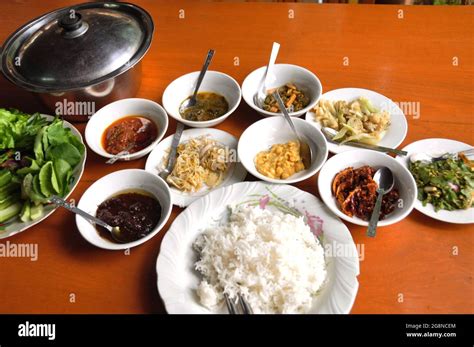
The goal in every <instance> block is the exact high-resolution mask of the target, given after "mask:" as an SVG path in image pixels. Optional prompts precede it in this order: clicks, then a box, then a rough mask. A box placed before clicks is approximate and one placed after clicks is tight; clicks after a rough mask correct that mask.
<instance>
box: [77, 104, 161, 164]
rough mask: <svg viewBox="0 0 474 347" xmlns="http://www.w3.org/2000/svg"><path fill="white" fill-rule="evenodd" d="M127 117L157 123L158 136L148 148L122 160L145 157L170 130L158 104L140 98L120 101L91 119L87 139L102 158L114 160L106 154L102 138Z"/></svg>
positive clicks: (86, 133)
mask: <svg viewBox="0 0 474 347" xmlns="http://www.w3.org/2000/svg"><path fill="white" fill-rule="evenodd" d="M127 116H143V117H146V118H148V119H150V120H151V121H153V122H155V124H156V127H157V129H158V134H157V137H156V139H155V140H154V141H153V142H152V143H151V144H150V145H149V146H148V147H146V148H144V149H142V150H141V151H138V152H135V153H132V154H129V155H127V156H124V157H123V158H121V159H120V160H134V159H138V158H141V157H144V156H145V155H147V154H148V153H150V152H151V151H152V149H153V148H154V147H155V146H156V145H157V144H158V142H160V140H161V139H162V138H163V136H164V135H165V133H166V130H167V129H168V116H167V114H166V111H165V110H164V109H163V107H161V106H160V105H159V104H158V103H156V102H154V101H151V100H147V99H139V98H130V99H122V100H118V101H115V102H112V103H110V104H108V105H106V106H104V107H102V108H101V109H100V110H99V111H97V112H96V113H94V115H93V116H92V117H91V119H89V122H88V123H87V126H86V131H85V137H86V142H87V144H88V145H89V147H90V149H92V150H93V151H94V152H95V153H97V154H98V155H100V156H102V157H105V158H112V157H113V156H114V155H113V154H110V153H108V152H106V151H105V149H104V147H103V146H102V136H103V134H104V131H105V130H106V129H107V127H109V126H110V125H111V124H112V123H114V122H115V121H117V120H119V119H120V118H124V117H127Z"/></svg>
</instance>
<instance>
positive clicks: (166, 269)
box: [156, 182, 360, 314]
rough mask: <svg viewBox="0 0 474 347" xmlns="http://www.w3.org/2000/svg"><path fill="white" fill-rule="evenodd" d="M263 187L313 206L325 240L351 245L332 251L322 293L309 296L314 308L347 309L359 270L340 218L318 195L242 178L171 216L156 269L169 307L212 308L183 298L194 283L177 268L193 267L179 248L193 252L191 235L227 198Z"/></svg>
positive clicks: (234, 198) (174, 309) (300, 204)
mask: <svg viewBox="0 0 474 347" xmlns="http://www.w3.org/2000/svg"><path fill="white" fill-rule="evenodd" d="M266 187H270V188H271V190H272V192H274V193H276V194H277V195H278V196H279V197H282V198H284V199H285V200H288V201H295V206H296V207H299V208H302V209H303V210H304V211H309V210H311V211H313V210H317V214H318V215H319V216H321V218H323V220H324V223H326V224H327V225H328V226H327V228H326V229H324V224H323V230H324V235H325V236H324V241H323V243H324V244H326V243H333V245H334V244H335V245H336V248H337V246H341V244H342V245H343V246H348V247H350V249H351V250H352V252H351V254H352V255H350V256H348V255H346V256H338V255H337V254H336V256H334V257H330V260H329V261H328V260H327V261H326V264H327V271H328V279H327V282H326V284H325V285H323V287H322V289H321V293H320V294H319V295H318V296H317V297H316V298H315V300H314V301H313V310H314V309H315V307H317V309H318V310H319V311H318V313H344V314H345V313H349V312H350V310H351V308H352V306H353V304H354V301H355V298H356V296H357V291H358V288H359V282H358V280H357V276H358V275H359V273H360V270H359V257H358V256H357V248H356V245H355V243H354V240H353V238H352V235H351V233H350V232H349V229H348V228H347V227H346V226H345V225H344V223H342V222H341V221H340V220H339V219H338V218H337V217H336V216H334V214H333V213H332V212H331V211H330V210H329V209H328V208H327V207H326V206H325V205H324V204H323V203H322V202H321V201H320V200H319V199H318V198H317V197H316V196H314V195H312V194H310V193H308V192H305V191H303V190H301V189H298V188H296V187H293V186H290V185H274V184H269V183H265V182H240V183H236V184H233V185H231V186H227V187H223V188H220V189H216V190H214V191H212V192H211V193H209V194H207V195H205V196H204V197H202V198H200V199H199V200H196V201H195V202H193V203H192V204H191V205H190V206H189V207H188V208H187V209H186V210H184V211H183V212H182V213H181V214H180V215H179V216H178V217H177V218H176V219H175V220H174V222H173V224H172V225H171V227H170V228H169V230H168V232H167V233H166V234H165V236H164V238H163V241H162V243H161V248H160V253H159V255H158V259H157V263H156V271H157V275H158V278H157V287H158V293H159V295H160V296H161V298H162V300H163V302H164V305H165V308H166V311H167V312H168V313H171V314H183V313H198V314H202V313H216V312H211V311H209V310H207V309H206V308H204V307H203V306H200V305H199V303H198V302H197V300H196V297H195V296H193V299H194V300H193V301H192V303H193V306H194V305H195V304H197V305H198V306H200V308H199V312H196V311H195V308H192V312H191V309H190V305H189V303H190V300H186V294H185V292H184V291H186V290H192V288H188V287H186V285H183V284H182V278H181V277H183V276H186V273H184V274H182V275H181V277H180V278H177V276H178V275H179V274H180V271H191V270H190V269H189V267H188V266H187V264H185V259H183V258H184V257H186V253H183V252H187V251H189V252H192V249H189V248H188V246H189V242H191V243H192V242H193V241H194V240H195V237H196V236H197V235H198V234H199V233H201V232H202V228H203V227H205V226H206V225H208V224H209V222H210V220H212V219H216V217H217V216H218V215H219V213H218V212H219V211H220V212H222V211H223V210H225V209H226V206H227V205H229V204H232V203H235V202H240V201H242V199H246V197H248V196H249V195H250V194H255V193H266V192H267V189H266ZM290 199H292V200H290ZM307 207H308V209H307ZM218 210H219V211H218ZM177 253H178V254H177ZM187 260H189V259H187ZM186 268H188V270H186ZM180 269H181V270H180ZM192 272H193V271H192ZM338 274H339V275H340V274H344V275H345V276H337V275H338ZM193 278H194V279H197V280H198V279H199V278H200V277H199V275H198V274H197V273H196V272H193ZM183 288H184V289H183ZM329 288H331V290H329ZM319 299H320V300H319ZM323 299H324V300H323ZM224 312H225V311H224ZM224 312H221V313H224ZM309 313H315V312H309Z"/></svg>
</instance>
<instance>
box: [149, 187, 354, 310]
mask: <svg viewBox="0 0 474 347" xmlns="http://www.w3.org/2000/svg"><path fill="white" fill-rule="evenodd" d="M157 273H158V291H159V294H160V296H161V298H162V300H163V302H164V304H165V307H166V310H167V312H168V313H176V314H193V313H194V314H206V313H227V309H226V306H225V300H224V293H226V294H227V295H228V296H229V297H230V298H231V299H233V298H234V299H235V298H236V297H237V296H238V295H239V294H240V295H243V296H244V297H245V298H246V299H247V301H248V303H249V304H250V306H251V307H252V309H253V311H254V313H261V314H272V313H276V314H303V313H311V314H314V313H349V312H350V310H351V308H352V305H353V303H354V301H355V297H356V294H357V290H358V286H359V284H358V281H357V276H358V275H359V257H358V252H357V248H356V246H355V244H354V241H353V239H352V236H351V234H350V233H349V230H348V229H347V228H346V226H345V225H344V224H343V223H342V222H341V221H340V220H339V219H338V218H337V217H335V216H334V215H333V214H332V213H331V212H330V211H329V210H328V209H327V208H326V207H325V205H324V204H323V203H322V202H321V201H320V200H319V199H318V198H317V197H315V196H314V195H312V194H310V193H307V192H304V191H302V190H300V189H298V188H295V187H293V186H289V185H271V184H268V183H263V182H241V183H236V184H233V185H231V186H228V187H223V188H220V189H217V190H215V191H212V192H211V193H209V194H208V195H206V196H204V197H202V198H200V199H199V200H196V201H195V202H193V203H192V204H191V205H190V206H189V207H188V208H187V209H186V210H185V211H183V212H182V213H181V214H180V215H179V216H178V217H177V218H176V219H175V221H174V222H173V224H172V225H171V227H170V229H169V230H168V232H167V233H166V235H165V237H164V238H163V241H162V244H161V250H160V254H159V256H158V260H157Z"/></svg>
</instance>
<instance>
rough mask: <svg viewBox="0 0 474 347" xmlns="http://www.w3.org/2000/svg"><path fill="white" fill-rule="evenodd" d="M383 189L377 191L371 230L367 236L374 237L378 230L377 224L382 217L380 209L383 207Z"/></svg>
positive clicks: (370, 222) (371, 218)
mask: <svg viewBox="0 0 474 347" xmlns="http://www.w3.org/2000/svg"><path fill="white" fill-rule="evenodd" d="M384 193H385V192H384V190H383V189H377V201H376V202H375V206H374V210H373V211H372V215H371V216H370V221H369V228H368V229H367V236H370V237H374V236H375V230H376V229H377V224H378V222H379V217H380V209H381V207H382V198H383V195H384Z"/></svg>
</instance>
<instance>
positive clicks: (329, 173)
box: [318, 149, 417, 227]
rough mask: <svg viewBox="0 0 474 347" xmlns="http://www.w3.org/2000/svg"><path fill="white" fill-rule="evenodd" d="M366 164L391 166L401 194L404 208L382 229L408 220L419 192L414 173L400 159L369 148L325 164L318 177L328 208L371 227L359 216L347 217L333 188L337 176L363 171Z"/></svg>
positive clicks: (341, 155)
mask: <svg viewBox="0 0 474 347" xmlns="http://www.w3.org/2000/svg"><path fill="white" fill-rule="evenodd" d="M364 165H369V166H372V167H373V168H375V169H379V168H381V167H384V166H385V167H388V168H389V169H390V170H391V171H392V173H393V176H394V179H395V188H397V189H398V191H399V193H400V205H399V207H397V208H395V211H393V212H392V213H390V214H389V215H387V216H386V217H385V219H383V220H381V221H379V223H378V226H380V227H382V226H386V225H391V224H394V223H396V222H398V221H400V220H402V219H403V218H405V217H406V216H407V215H408V214H409V213H410V212H411V211H412V210H413V207H414V204H415V200H416V195H417V190H416V183H415V180H414V179H413V176H412V175H411V173H410V172H409V171H408V170H407V169H406V168H405V167H404V166H403V165H402V164H400V163H399V162H398V161H397V160H395V159H394V158H392V157H390V156H389V155H387V154H384V153H380V152H375V151H371V150H366V149H358V150H353V151H347V152H344V153H340V154H337V155H335V156H334V157H332V158H331V159H329V160H328V161H327V162H326V164H324V166H323V168H322V169H321V172H320V173H319V177H318V189H319V194H320V196H321V198H322V199H323V201H324V203H325V204H326V206H328V207H329V209H331V211H332V212H334V213H335V214H336V215H337V216H339V217H341V218H342V219H344V220H346V221H348V222H351V223H354V224H357V225H363V226H368V225H369V223H368V222H367V221H364V220H363V219H360V218H358V217H349V216H348V215H346V214H344V213H343V212H342V211H341V210H340V209H339V206H338V204H337V201H336V198H335V196H334V195H333V194H332V191H331V185H332V181H333V179H334V177H335V176H336V174H337V173H339V172H340V171H342V170H344V169H345V168H348V167H350V166H352V167H354V168H359V167H361V166H364Z"/></svg>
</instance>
